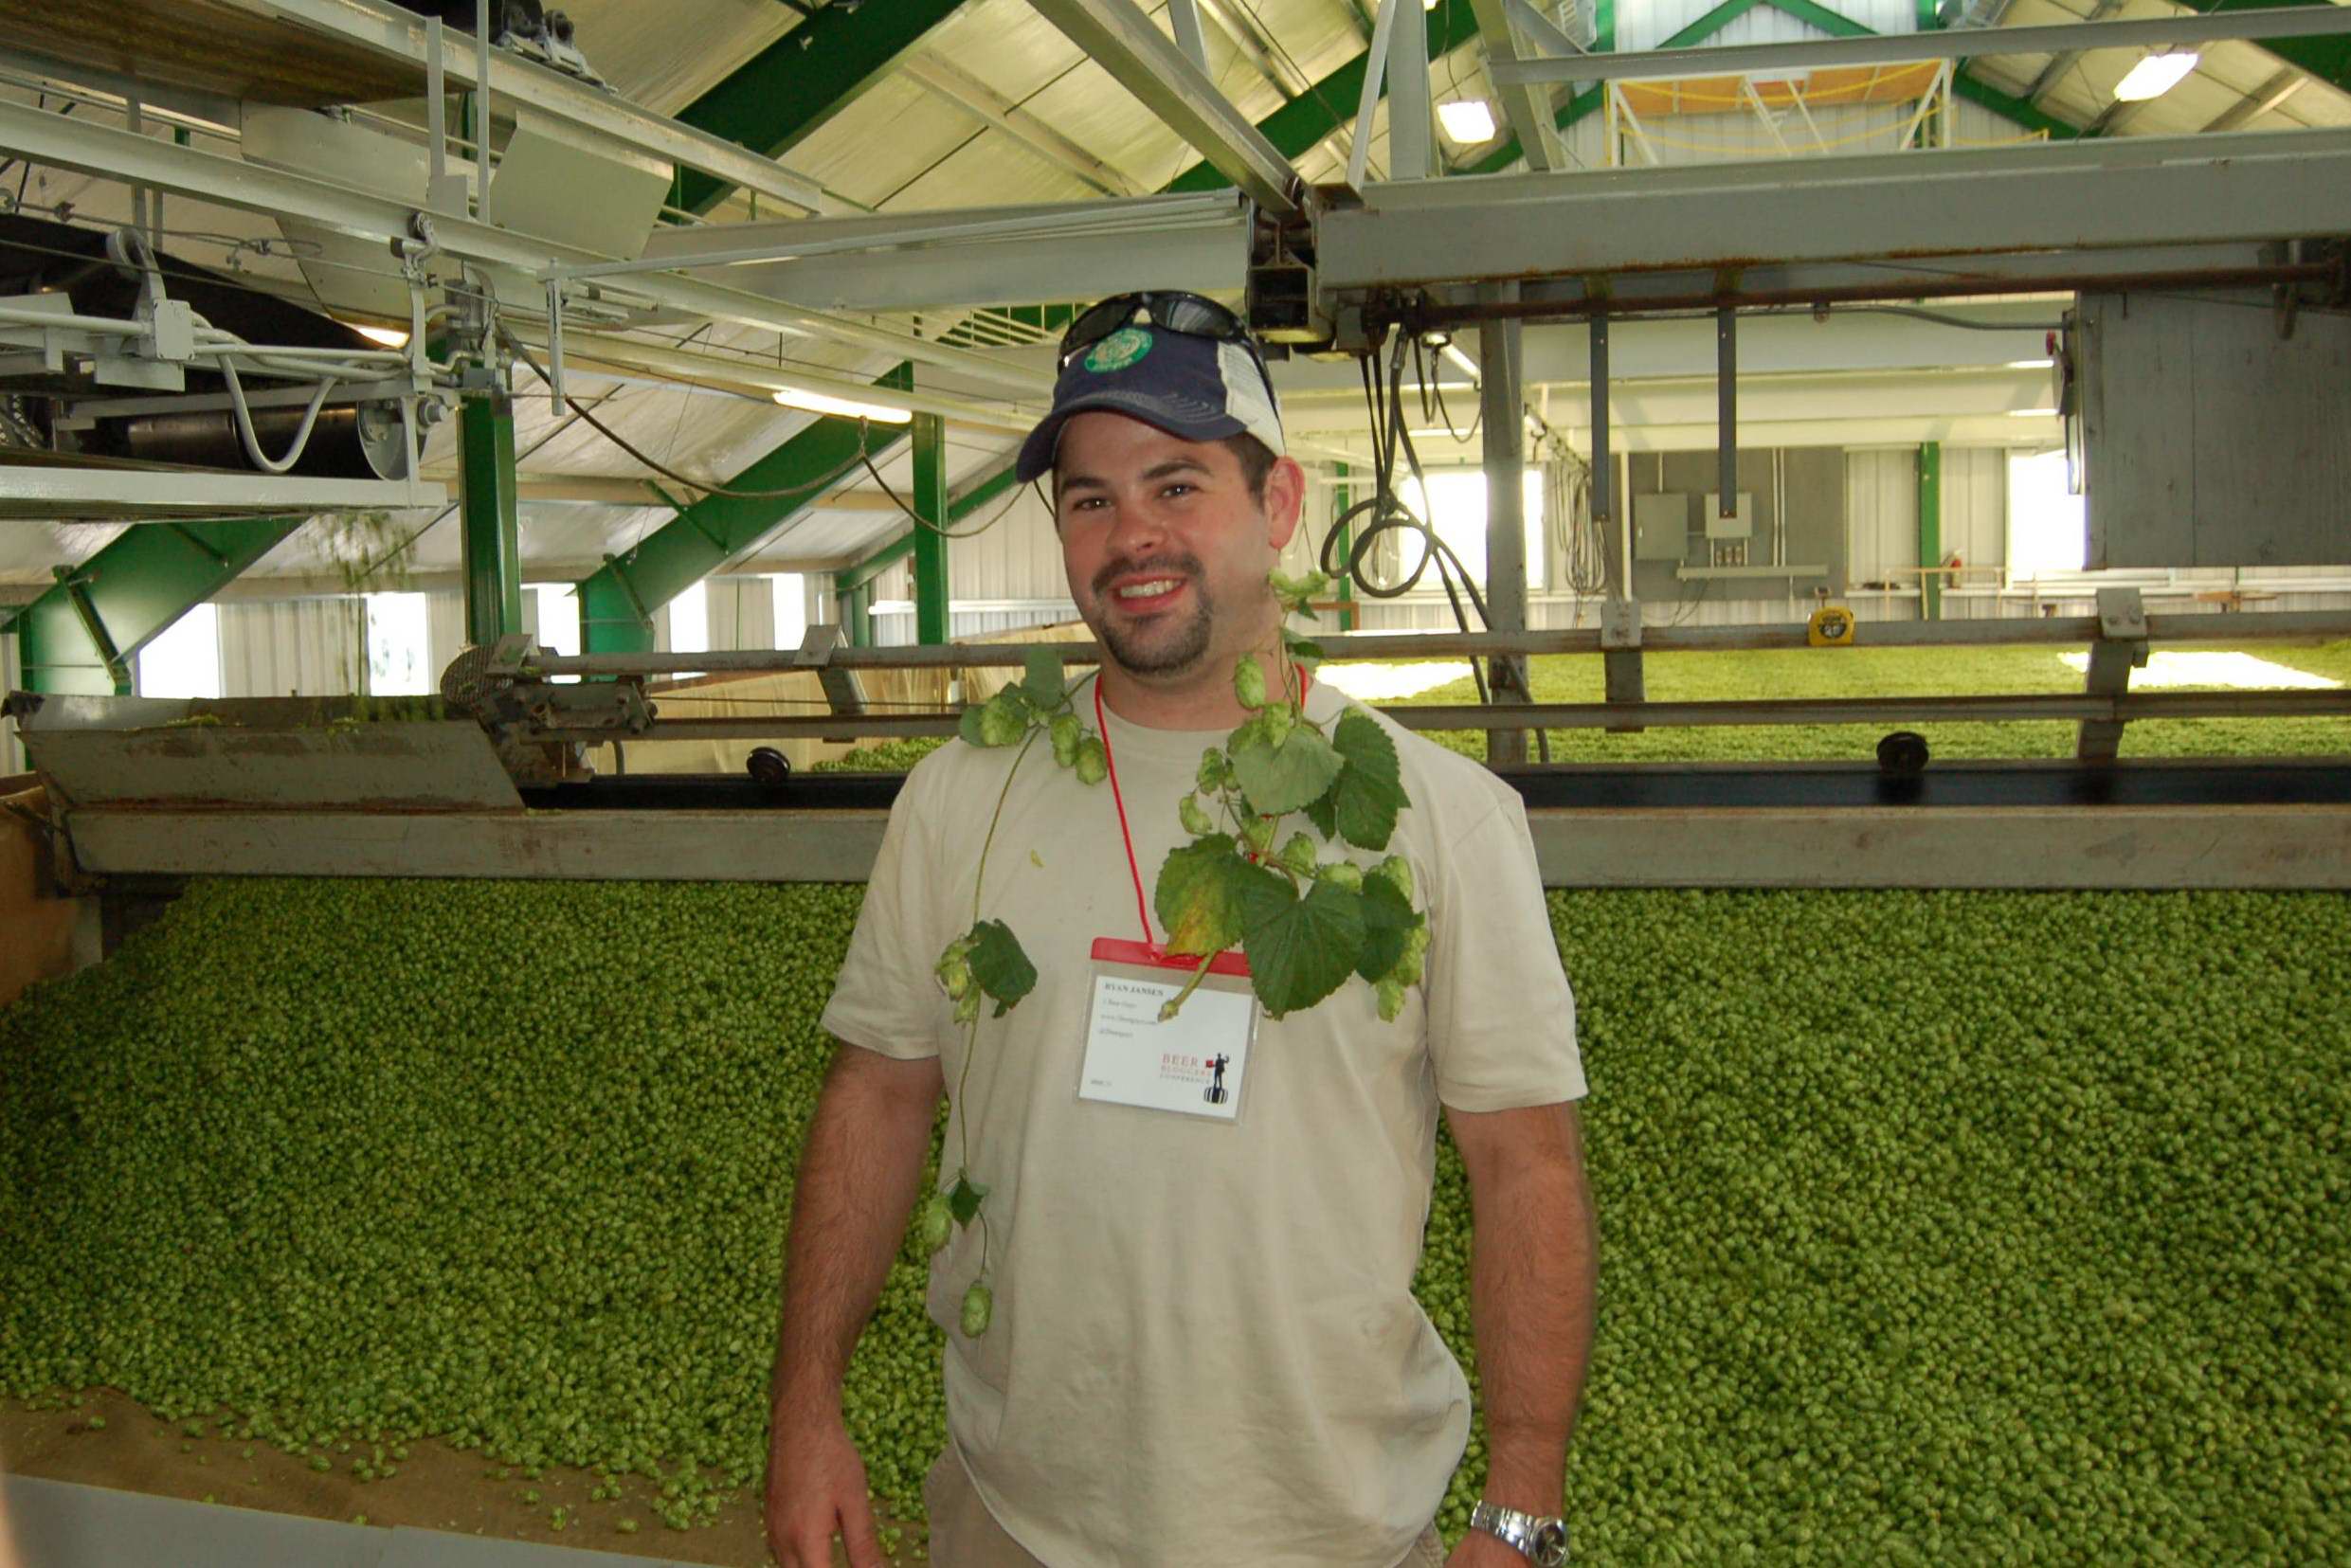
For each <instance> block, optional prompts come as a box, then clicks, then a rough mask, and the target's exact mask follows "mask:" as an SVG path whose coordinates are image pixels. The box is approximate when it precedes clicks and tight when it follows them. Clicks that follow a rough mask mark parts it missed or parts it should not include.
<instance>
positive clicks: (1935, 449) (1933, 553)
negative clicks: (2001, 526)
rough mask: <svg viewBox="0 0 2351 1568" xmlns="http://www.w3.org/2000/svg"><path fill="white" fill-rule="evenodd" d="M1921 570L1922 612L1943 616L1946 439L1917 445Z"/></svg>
mask: <svg viewBox="0 0 2351 1568" xmlns="http://www.w3.org/2000/svg"><path fill="white" fill-rule="evenodd" d="M1918 564H1919V567H1920V568H1921V570H1920V571H1919V574H1918V591H1919V616H1920V618H1921V619H1922V620H1926V621H1940V620H1942V619H1943V574H1942V573H1941V572H1939V571H1937V570H1935V568H1937V567H1940V566H1942V565H1943V442H1939V441H1930V442H1924V443H1922V444H1921V445H1920V447H1919V449H1918Z"/></svg>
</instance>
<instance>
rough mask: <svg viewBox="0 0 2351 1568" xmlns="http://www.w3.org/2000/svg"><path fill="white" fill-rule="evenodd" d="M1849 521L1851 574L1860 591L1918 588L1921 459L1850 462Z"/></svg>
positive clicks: (1870, 456)
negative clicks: (1871, 586)
mask: <svg viewBox="0 0 2351 1568" xmlns="http://www.w3.org/2000/svg"><path fill="white" fill-rule="evenodd" d="M1845 520H1846V527H1847V528H1848V529H1849V530H1851V533H1850V535H1849V539H1850V553H1849V555H1848V556H1847V560H1848V562H1849V563H1850V565H1849V567H1848V573H1849V575H1850V577H1851V579H1852V581H1853V582H1854V583H1855V584H1856V585H1858V584H1862V583H1877V582H1898V583H1900V584H1902V585H1903V586H1905V587H1909V586H1915V584H1916V581H1917V580H1916V579H1915V578H1914V577H1912V576H1910V575H1909V571H1910V568H1915V567H1917V566H1918V565H1919V559H1918V456H1917V454H1916V453H1914V452H1911V451H1908V450H1889V451H1876V452H1851V453H1848V454H1846V457H1845Z"/></svg>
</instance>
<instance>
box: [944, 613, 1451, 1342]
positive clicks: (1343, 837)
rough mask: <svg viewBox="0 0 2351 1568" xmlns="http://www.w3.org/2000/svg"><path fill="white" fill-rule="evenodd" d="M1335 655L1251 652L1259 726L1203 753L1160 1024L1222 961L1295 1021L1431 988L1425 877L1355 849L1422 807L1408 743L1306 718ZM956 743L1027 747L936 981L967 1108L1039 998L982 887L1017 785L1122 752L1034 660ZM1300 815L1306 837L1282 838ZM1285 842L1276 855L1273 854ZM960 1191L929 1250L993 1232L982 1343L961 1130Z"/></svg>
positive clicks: (1160, 899) (1045, 660)
mask: <svg viewBox="0 0 2351 1568" xmlns="http://www.w3.org/2000/svg"><path fill="white" fill-rule="evenodd" d="M1267 582H1268V583H1269V584H1270V585H1271V586H1272V587H1273V590H1274V594H1275V598H1276V599H1277V600H1278V601H1279V602H1280V604H1281V606H1282V610H1283V613H1284V616H1285V617H1288V616H1293V615H1305V614H1309V613H1311V605H1312V602H1313V601H1314V599H1316V598H1317V597H1318V596H1320V595H1322V594H1324V593H1326V592H1328V591H1329V587H1330V579H1329V578H1328V577H1326V576H1324V575H1323V574H1322V573H1320V572H1309V573H1307V574H1306V575H1305V576H1303V577H1295V578H1293V577H1288V576H1285V575H1284V574H1282V573H1281V572H1278V571H1276V572H1272V573H1269V574H1268V577H1267ZM1321 658H1322V649H1321V648H1320V647H1319V646H1317V645H1316V644H1315V643H1314V642H1313V641H1311V640H1309V639H1308V638H1306V637H1303V636H1301V635H1299V634H1298V633H1296V632H1293V631H1292V630H1290V629H1289V628H1288V627H1287V626H1284V627H1283V628H1282V633H1281V652H1280V656H1279V658H1278V661H1277V664H1276V668H1275V676H1272V677H1269V676H1268V675H1267V672H1266V669H1265V666H1264V664H1262V663H1261V662H1259V660H1258V659H1257V658H1256V657H1255V656H1254V655H1251V656H1246V657H1243V658H1240V659H1239V661H1237V662H1236V664H1235V665H1234V669H1233V694H1234V696H1235V697H1236V698H1237V699H1238V700H1239V703H1240V706H1241V707H1242V708H1243V709H1244V710H1245V711H1246V712H1248V713H1249V717H1248V718H1247V719H1246V720H1244V721H1243V722H1242V723H1241V724H1240V726H1239V728H1237V729H1236V730H1233V732H1232V733H1231V734H1230V735H1229V736H1227V737H1226V739H1225V743H1224V744H1223V745H1222V746H1221V747H1213V746H1212V747H1209V748H1207V749H1206V750H1204V751H1203V752H1202V753H1201V759H1200V768H1199V771H1198V773H1197V774H1196V775H1195V776H1194V779H1193V787H1192V789H1191V791H1190V792H1189V793H1187V794H1185V796H1184V797H1183V798H1182V799H1181V800H1179V801H1178V802H1176V812H1177V816H1178V818H1179V820H1181V821H1182V823H1183V827H1184V831H1185V833H1186V834H1188V835H1190V836H1191V841H1190V842H1189V843H1188V844H1185V845H1182V846H1180V847H1179V848H1177V849H1175V850H1174V851H1172V852H1170V853H1169V855H1168V856H1167V858H1166V861H1165V862H1164V863H1163V864H1162V865H1161V867H1160V871H1159V877H1158V881H1157V883H1156V886H1155V888H1154V892H1153V900H1152V901H1153V906H1154V910H1155V912H1156V913H1157V914H1158V916H1159V920H1160V924H1161V925H1163V926H1164V927H1166V930H1167V940H1166V944H1165V949H1164V950H1165V951H1166V952H1167V953H1168V954H1170V955H1172V956H1177V957H1185V958H1194V957H1196V958H1198V960H1199V961H1200V962H1199V963H1198V964H1196V965H1195V966H1194V967H1193V969H1192V972H1191V976H1190V978H1189V979H1188V980H1187V981H1186V982H1185V985H1184V987H1183V989H1181V990H1180V991H1178V992H1177V993H1176V994H1175V995H1174V996H1173V997H1171V998H1169V999H1168V1000H1167V1001H1166V1004H1165V1005H1164V1006H1163V1007H1162V1008H1161V1009H1160V1015H1159V1016H1160V1018H1161V1019H1162V1020H1163V1021H1164V1020H1166V1019H1167V1018H1173V1017H1175V1016H1176V1015H1177V1013H1178V1012H1180V1011H1181V1010H1182V1008H1183V1006H1184V1004H1185V1001H1186V1000H1189V999H1190V997H1191V995H1192V993H1193V992H1194V991H1195V990H1196V989H1197V988H1198V987H1199V985H1200V982H1201V981H1202V979H1203V977H1205V975H1206V974H1207V972H1208V969H1209V966H1210V964H1213V963H1214V961H1215V960H1216V958H1217V955H1219V954H1220V953H1223V952H1226V951H1228V950H1230V949H1231V948H1233V947H1236V946H1238V947H1239V948H1240V950H1241V952H1242V955H1243V956H1244V957H1245V958H1246V959H1247V960H1248V964H1249V973H1250V983H1251V986H1252V988H1253V989H1254V990H1255V991H1256V993H1257V1000H1258V1001H1259V1002H1260V1003H1261V1004H1262V1005H1263V1006H1264V1008H1265V1011H1266V1012H1267V1014H1268V1015H1269V1016H1271V1017H1274V1018H1282V1017H1284V1016H1286V1015H1288V1014H1290V1013H1294V1012H1298V1011H1301V1010H1303V1009H1305V1008H1309V1007H1311V1006H1313V1005H1315V1004H1316V1003H1317V1002H1320V1001H1322V1000H1324V999H1326V998H1328V997H1329V996H1330V995H1332V994H1333V993H1334V992H1336V991H1337V990H1338V989H1339V988H1340V987H1341V986H1342V985H1344V984H1346V983H1347V980H1348V979H1349V977H1360V978H1361V979H1362V980H1363V981H1364V982H1365V983H1366V984H1368V985H1370V986H1371V988H1372V992H1373V996H1374V998H1375V1000H1376V1001H1377V1004H1378V1007H1379V1011H1380V1017H1381V1018H1383V1019H1385V1020H1388V1021H1390V1022H1393V1021H1394V1020H1395V1019H1396V1018H1398V1017H1399V1016H1400V1015H1401V1014H1402V1011H1403V1008H1404V1002H1405V1000H1406V997H1407V996H1408V994H1409V993H1410V991H1411V988H1412V987H1413V986H1414V985H1417V984H1419V983H1420V978H1421V972H1422V968H1423V965H1424V963H1425V960H1426V957H1427V954H1428V946H1429V923H1428V915H1427V912H1426V911H1425V910H1422V909H1420V908H1419V907H1417V906H1416V904H1415V902H1414V899H1415V889H1414V886H1413V874H1412V866H1411V863H1410V862H1409V861H1407V860H1406V859H1405V858H1404V857H1403V856H1401V855H1388V856H1386V857H1385V858H1383V859H1381V860H1379V861H1377V862H1376V863H1373V864H1371V865H1368V866H1366V865H1365V864H1363V863H1362V862H1360V861H1359V860H1357V859H1355V858H1354V857H1353V856H1351V855H1350V854H1349V853H1348V852H1349V851H1350V850H1353V851H1362V852H1365V853H1366V854H1371V855H1378V854H1381V853H1382V852H1383V851H1385V850H1386V849H1387V846H1388V842H1389V840H1390V839H1391V838H1393V837H1394V835H1395V831H1396V820H1397V816H1398V814H1399V813H1401V812H1402V811H1403V810H1405V809H1406V808H1407V807H1409V806H1410V805H1411V803H1412V802H1411V801H1410V799H1409V798H1408V797H1407V796H1406V793H1405V790H1404V786H1403V782H1402V769H1401V766H1400V764H1399V762H1398V759H1397V755H1396V745H1395V743H1394V742H1393V741H1392V740H1390V739H1389V738H1388V734H1387V731H1386V730H1383V729H1382V728H1381V727H1380V725H1379V723H1378V722H1377V721H1376V720H1374V719H1372V718H1370V717H1368V716H1366V715H1365V714H1364V713H1363V712H1359V711H1357V710H1354V709H1349V710H1348V711H1347V712H1345V713H1343V714H1341V715H1340V716H1339V718H1338V719H1337V720H1336V721H1335V722H1334V723H1332V724H1331V725H1330V726H1329V729H1328V730H1326V729H1325V727H1324V726H1323V725H1321V724H1319V723H1317V722H1315V721H1314V720H1312V719H1310V718H1308V717H1307V715H1306V702H1305V689H1306V688H1305V672H1307V671H1309V670H1311V669H1312V668H1313V667H1314V666H1315V665H1316V664H1317V663H1319V662H1320V661H1321ZM960 733H961V734H962V737H963V738H964V740H966V741H967V742H968V743H970V744H971V745H973V746H982V747H989V748H1000V747H1007V746H1018V747H1019V748H1021V749H1020V751H1019V753H1018V754H1017V755H1016V756H1015V757H1014V758H1013V762H1012V766H1011V767H1010V768H1008V769H1006V770H1005V774H1004V788H1003V790H1002V792H1001V793H999V795H998V796H997V799H996V810H995V814H994V815H993V816H991V817H990V818H989V819H988V824H987V837H986V839H985V840H984V841H983V842H982V844H981V846H980V863H979V869H978V873H977V874H976V875H975V878H974V881H973V887H972V893H971V927H970V929H968V931H966V932H965V933H964V934H963V935H961V936H959V937H957V938H956V939H955V940H954V941H952V942H950V943H949V944H948V946H947V948H946V950H945V951H944V952H942V953H941V954H940V955H939V961H938V964H937V969H936V973H937V978H938V982H939V985H940V987H941V989H943V990H944V991H945V992H946V993H947V996H948V998H949V1000H951V1001H952V1002H953V1003H954V1007H955V1013H954V1016H955V1021H956V1022H957V1023H958V1024H959V1025H961V1026H962V1028H963V1030H964V1064H963V1071H962V1072H961V1073H960V1074H959V1075H958V1081H957V1084H956V1090H955V1100H956V1104H957V1105H959V1106H961V1105H964V1104H965V1103H966V1101H965V1096H964V1089H965V1086H966V1085H968V1083H969V1081H970V1076H971V1059H972V1057H973V1056H974V1055H975V1054H977V1049H978V1045H979V1030H980V1019H981V1014H982V1012H983V1010H984V1009H985V1007H986V1003H987V1002H989V1001H993V1002H994V1003H995V1011H994V1013H993V1014H992V1015H990V1016H991V1017H994V1018H1003V1017H1004V1015H1005V1014H1006V1013H1008V1012H1009V1011H1010V1010H1011V1009H1012V1008H1013V1007H1014V1006H1016V1005H1018V1003H1019V1002H1020V1000H1021V999H1022V998H1023V997H1025V996H1027V995H1028V994H1029V992H1030V991H1032V990H1034V989H1035V988H1036V985H1037V967H1036V965H1035V964H1032V963H1031V962H1030V961H1029V958H1028V955H1027V953H1026V952H1024V951H1023V950H1022V946H1021V943H1020V939H1019V938H1018V937H1017V936H1016V935H1014V934H1013V931H1012V928H1010V927H1008V926H1006V925H1005V924H1004V922H1003V921H1001V920H988V919H983V918H982V916H981V912H980V889H981V887H982V886H984V885H985V883H986V876H987V857H988V855H989V853H990V851H992V850H993V849H994V847H995V841H996V828H997V825H998V823H999V822H1001V821H1002V820H1003V819H1004V802H1005V801H1007V800H1008V799H1010V797H1011V793H1012V783H1013V780H1014V779H1015V778H1017V777H1018V776H1019V774H1020V771H1021V765H1022V763H1023V762H1024V761H1026V760H1027V757H1028V753H1029V751H1030V749H1031V748H1034V747H1035V745H1036V743H1037V740H1038V737H1039V736H1040V735H1041V736H1043V737H1045V738H1046V741H1047V743H1048V745H1049V746H1050V748H1051V749H1052V751H1053V759H1054V761H1055V763H1056V764H1057V765H1058V766H1062V767H1066V768H1069V769H1070V770H1072V771H1073V772H1074V773H1076V776H1077V778H1078V780H1079V782H1081V783H1083V784H1099V783H1101V782H1102V780H1103V779H1105V778H1106V777H1108V776H1109V773H1110V755H1109V753H1108V751H1107V750H1105V749H1104V747H1103V743H1102V738H1101V737H1100V736H1099V735H1097V734H1094V732H1093V731H1091V730H1088V729H1087V728H1086V726H1085V723H1084V721H1083V720H1082V719H1080V718H1079V717H1078V716H1077V714H1076V712H1075V710H1074V709H1073V708H1072V706H1071V703H1070V697H1069V691H1068V688H1067V686H1066V684H1065V682H1064V677H1063V675H1062V669H1061V658H1060V656H1059V654H1058V653H1057V652H1055V651H1054V650H1052V649H1050V648H1033V649H1031V650H1030V651H1029V655H1028V667H1027V671H1026V674H1025V675H1024V676H1023V677H1022V679H1021V680H1020V681H1018V682H1015V683H1014V684H1012V685H1010V686H1007V687H1005V688H1004V690H1003V691H1001V692H999V693H997V694H995V695H994V696H993V697H990V698H989V699H988V700H987V701H986V702H985V703H979V704H975V705H973V706H971V707H969V708H967V709H965V710H964V713H963V718H962V722H961V726H960ZM1298 816H1303V817H1304V818H1305V820H1306V824H1307V825H1308V826H1311V828H1312V829H1313V830H1314V832H1313V833H1312V834H1311V835H1310V834H1309V833H1308V832H1307V831H1306V828H1305V827H1296V826H1293V827H1291V829H1290V832H1289V834H1288V837H1286V838H1285V837H1283V830H1284V828H1285V826H1287V825H1289V824H1291V822H1292V820H1293V818H1295V817H1298ZM1277 846H1278V847H1277ZM960 1127H961V1134H962V1136H961V1141H960V1144H959V1147H958V1151H957V1152H958V1165H957V1168H956V1171H955V1176H954V1180H953V1181H951V1182H948V1183H946V1184H944V1185H943V1186H942V1187H941V1189H940V1190H939V1191H937V1192H934V1193H932V1194H931V1197H930V1198H929V1199H927V1200H926V1201H925V1202H924V1205H923V1210H922V1216H921V1230H922V1238H923V1244H924V1245H925V1246H926V1247H927V1248H928V1249H929V1250H930V1251H931V1252H932V1253H936V1252H938V1251H939V1250H940V1249H941V1248H943V1247H945V1246H946V1245H947V1243H948V1240H949V1237H950V1236H952V1235H953V1234H954V1231H955V1228H956V1227H958V1226H964V1227H968V1226H971V1225H973V1224H977V1225H978V1226H979V1227H980V1273H979V1277H978V1278H977V1279H975V1280H973V1281H972V1283H971V1285H970V1286H969V1287H968V1289H966V1290H965V1292H964V1298H963V1309H962V1314H961V1327H962V1329H963V1332H964V1334H965V1335H966V1337H968V1338H977V1337H979V1336H980V1335H982V1334H985V1333H986V1331H987V1326H988V1321H989V1318H990V1315H991V1312H992V1309H993V1296H992V1294H991V1292H990V1289H989V1286H988V1269H989V1261H990V1242H991V1238H990V1235H989V1232H988V1223H987V1210H986V1203H987V1194H988V1189H987V1187H986V1185H985V1184H983V1183H981V1182H980V1181H975V1180H974V1179H973V1178H972V1175H971V1169H970V1163H971V1159H970V1156H971V1126H970V1119H969V1117H968V1115H967V1116H966V1117H965V1118H964V1119H963V1121H962V1122H961V1124H960Z"/></svg>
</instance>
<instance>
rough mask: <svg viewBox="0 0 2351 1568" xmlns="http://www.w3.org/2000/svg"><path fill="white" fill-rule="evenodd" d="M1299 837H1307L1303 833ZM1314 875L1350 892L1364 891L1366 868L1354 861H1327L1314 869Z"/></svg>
mask: <svg viewBox="0 0 2351 1568" xmlns="http://www.w3.org/2000/svg"><path fill="white" fill-rule="evenodd" d="M1298 837H1299V838H1305V837H1306V835H1305V834H1303V833H1301V834H1299V835H1298ZM1314 874H1315V875H1316V876H1319V877H1320V878H1322V879H1323V880H1324V881H1326V882H1329V883H1332V884H1334V885H1336V886H1338V887H1342V888H1345V889H1346V890H1347V892H1363V889H1364V868H1363V867H1361V866H1359V865H1357V864H1356V863H1355V862H1354V861H1352V860H1329V861H1326V862H1324V863H1323V864H1322V865H1319V866H1316V867H1315V868H1314Z"/></svg>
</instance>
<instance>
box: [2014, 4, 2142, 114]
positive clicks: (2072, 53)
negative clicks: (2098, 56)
mask: <svg viewBox="0 0 2351 1568" xmlns="http://www.w3.org/2000/svg"><path fill="white" fill-rule="evenodd" d="M2129 4H2130V0H2098V3H2097V4H2096V5H2094V6H2092V7H2090V9H2089V15H2088V16H2085V17H2083V18H2082V20H2083V21H2084V22H2104V21H2105V20H2106V19H2107V17H2109V16H2112V15H2113V14H2114V13H2115V12H2116V11H2118V10H2121V9H2123V8H2124V7H2125V6H2127V5H2129ZM2088 53H2089V50H2088V49H2087V48H2079V49H2060V50H2058V51H2057V52H2056V53H2055V54H2053V55H2051V56H2050V57H2049V59H2048V61H2047V62H2046V63H2043V64H2042V66H2041V68H2040V69H2039V70H2038V71H2037V72H2035V74H2034V77H2033V80H2032V81H2031V82H2030V83H2028V84H2027V85H2026V87H2025V90H2024V100H2025V101H2026V102H2027V103H2030V104H2031V105H2033V107H2035V109H2037V108H2039V107H2040V106H2041V99H2045V98H2047V97H2048V96H2049V94H2050V91H2051V89H2053V88H2054V87H2055V86H2056V85H2057V83H2058V81H2060V80H2061V79H2062V78H2063V77H2064V76H2065V74H2066V73H2067V72H2068V71H2070V70H2071V69H2073V67H2074V66H2076V65H2079V64H2080V63H2082V56H2084V55H2085V54H2088Z"/></svg>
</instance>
